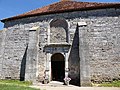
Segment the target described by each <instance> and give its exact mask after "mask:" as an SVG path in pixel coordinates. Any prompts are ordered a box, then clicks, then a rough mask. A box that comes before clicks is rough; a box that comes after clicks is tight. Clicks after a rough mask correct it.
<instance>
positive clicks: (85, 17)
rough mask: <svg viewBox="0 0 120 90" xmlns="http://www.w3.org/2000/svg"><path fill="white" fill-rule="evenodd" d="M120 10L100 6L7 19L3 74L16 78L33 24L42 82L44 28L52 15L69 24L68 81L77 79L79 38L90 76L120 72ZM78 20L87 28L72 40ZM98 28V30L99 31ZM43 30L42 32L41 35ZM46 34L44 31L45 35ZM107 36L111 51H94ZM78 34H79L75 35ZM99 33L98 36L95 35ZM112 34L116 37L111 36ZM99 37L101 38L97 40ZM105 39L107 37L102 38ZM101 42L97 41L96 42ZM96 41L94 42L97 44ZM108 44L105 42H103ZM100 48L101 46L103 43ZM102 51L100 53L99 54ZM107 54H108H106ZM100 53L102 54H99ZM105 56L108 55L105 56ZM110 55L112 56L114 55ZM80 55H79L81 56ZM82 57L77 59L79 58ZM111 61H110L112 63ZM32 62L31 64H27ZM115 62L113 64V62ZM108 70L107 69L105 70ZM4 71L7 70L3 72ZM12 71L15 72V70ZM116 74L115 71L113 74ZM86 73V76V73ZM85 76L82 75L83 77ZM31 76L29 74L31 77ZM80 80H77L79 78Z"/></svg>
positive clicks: (96, 76) (45, 29)
mask: <svg viewBox="0 0 120 90" xmlns="http://www.w3.org/2000/svg"><path fill="white" fill-rule="evenodd" d="M119 15H120V10H119V9H101V10H93V11H80V12H71V13H63V14H52V15H43V16H36V17H30V18H24V19H18V20H13V21H9V22H5V28H6V29H7V31H6V39H5V43H6V44H5V47H6V48H5V52H4V59H3V60H4V63H3V65H6V66H5V67H6V68H4V67H2V68H3V74H4V76H5V77H9V76H12V77H13V78H19V74H20V67H21V61H22V58H23V55H24V52H25V48H26V44H27V43H28V42H29V30H30V29H31V28H32V27H35V26H40V31H41V32H40V33H39V48H40V50H39V52H38V53H39V55H38V68H37V69H38V71H37V72H38V76H36V78H39V80H40V81H42V79H43V77H44V70H45V60H46V55H45V53H44V52H43V47H44V45H45V44H46V42H47V41H46V37H47V34H46V32H47V30H48V29H49V23H50V21H51V19H53V18H56V17H58V18H65V19H66V20H67V22H68V24H69V30H70V37H71V39H70V42H71V43H73V42H75V43H74V45H73V47H72V52H71V55H70V57H69V69H70V71H69V76H70V77H71V78H72V80H71V83H72V82H73V83H78V82H76V81H77V80H78V79H79V78H80V64H79V54H80V53H82V52H81V50H79V46H80V44H81V42H79V43H78V41H79V39H81V38H82V39H83V40H84V42H83V45H84V46H83V48H84V51H85V53H84V55H86V56H84V57H85V58H84V59H85V60H86V61H89V63H88V69H89V75H90V76H91V77H92V79H94V80H95V79H96V78H97V79H99V77H98V75H100V76H102V75H106V74H107V75H111V76H114V75H117V76H118V73H119V72H120V71H119V70H120V68H119V63H120V62H119V61H120V60H119V53H118V52H119V48H118V47H119V40H120V39H118V38H119V30H118V29H119V28H120V27H119V23H120V21H119V20H120V16H119ZM77 22H86V23H87V27H86V28H85V30H84V29H83V30H82V29H80V30H79V31H80V34H81V35H82V37H80V38H79V39H78V38H77V39H74V40H73V38H74V35H75V31H76V30H77V29H76V27H77ZM106 25H107V26H106ZM99 31H100V32H99ZM42 33H43V34H42ZM44 33H45V34H44ZM106 33H107V37H109V39H107V41H108V42H113V44H112V46H111V44H110V43H109V44H110V45H109V46H107V47H104V48H108V47H110V46H111V47H112V49H111V53H110V52H108V51H107V49H104V50H105V52H102V50H99V51H100V53H97V52H96V51H97V50H96V49H97V48H98V47H99V46H100V45H101V42H102V41H103V42H104V39H102V40H101V38H103V37H104V36H106ZM76 35H77V36H76V37H78V36H80V35H78V34H76ZM96 35H98V36H96ZM112 36H117V37H116V38H113V37H112ZM95 38H98V39H100V40H97V39H95ZM105 41H106V39H105ZM99 42H100V43H99ZM96 43H97V44H96ZM103 44H107V43H103ZM80 47H81V46H80ZM102 47H103V46H102ZM113 47H114V48H113ZM101 52H102V53H101ZM109 53H110V55H109ZM101 55H102V56H101ZM105 55H109V57H106V56H105ZM113 56H114V57H115V58H116V57H117V59H115V58H113ZM80 57H81V56H80ZM82 59H83V58H80V60H82ZM115 60H116V61H115ZM111 62H112V63H111ZM29 64H31V63H29ZM113 64H114V65H113ZM103 65H104V66H106V65H109V66H106V67H103ZM115 66H116V68H115V69H110V68H108V67H115ZM109 69H110V70H111V71H109V72H106V70H109ZM5 72H7V73H5ZM14 72H15V73H14ZM114 73H116V74H114ZM89 75H88V76H89ZM83 77H84V76H83ZM31 78H32V77H31ZM78 81H79V80H78Z"/></svg>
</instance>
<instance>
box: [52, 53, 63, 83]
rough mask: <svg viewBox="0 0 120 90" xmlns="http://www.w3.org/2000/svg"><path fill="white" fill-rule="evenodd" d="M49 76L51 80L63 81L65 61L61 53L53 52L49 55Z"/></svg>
mask: <svg viewBox="0 0 120 90" xmlns="http://www.w3.org/2000/svg"><path fill="white" fill-rule="evenodd" d="M51 76H52V80H53V81H61V82H63V80H64V77H65V61H64V56H63V55H62V54H61V53H56V54H53V55H52V57H51Z"/></svg>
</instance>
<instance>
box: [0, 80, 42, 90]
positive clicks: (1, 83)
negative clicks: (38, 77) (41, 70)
mask: <svg viewBox="0 0 120 90" xmlns="http://www.w3.org/2000/svg"><path fill="white" fill-rule="evenodd" d="M29 85H32V83H31V82H27V81H22V82H21V81H19V80H0V90H40V89H34V88H30V87H28V86H29Z"/></svg>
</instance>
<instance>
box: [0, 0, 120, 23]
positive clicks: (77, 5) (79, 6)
mask: <svg viewBox="0 0 120 90" xmlns="http://www.w3.org/2000/svg"><path fill="white" fill-rule="evenodd" d="M110 7H120V3H95V2H94V3H93V2H77V1H60V2H57V3H53V4H50V5H48V6H44V7H42V8H38V9H35V10H32V11H29V12H27V13H24V14H21V15H18V16H14V17H10V18H6V19H3V20H1V21H2V22H5V21H9V20H14V19H20V18H25V17H29V16H37V15H44V14H53V13H62V12H70V11H73V10H74V11H77V10H90V9H100V8H110Z"/></svg>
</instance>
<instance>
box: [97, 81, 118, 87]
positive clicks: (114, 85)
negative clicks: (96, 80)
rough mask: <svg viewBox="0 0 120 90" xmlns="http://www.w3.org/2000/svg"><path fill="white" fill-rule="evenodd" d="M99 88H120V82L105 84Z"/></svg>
mask: <svg viewBox="0 0 120 90" xmlns="http://www.w3.org/2000/svg"><path fill="white" fill-rule="evenodd" d="M98 86H99V87H120V80H119V81H113V82H111V83H108V82H104V83H102V84H100V85H98Z"/></svg>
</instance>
